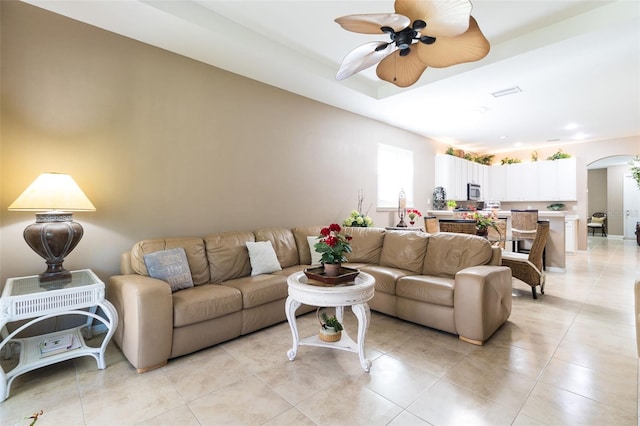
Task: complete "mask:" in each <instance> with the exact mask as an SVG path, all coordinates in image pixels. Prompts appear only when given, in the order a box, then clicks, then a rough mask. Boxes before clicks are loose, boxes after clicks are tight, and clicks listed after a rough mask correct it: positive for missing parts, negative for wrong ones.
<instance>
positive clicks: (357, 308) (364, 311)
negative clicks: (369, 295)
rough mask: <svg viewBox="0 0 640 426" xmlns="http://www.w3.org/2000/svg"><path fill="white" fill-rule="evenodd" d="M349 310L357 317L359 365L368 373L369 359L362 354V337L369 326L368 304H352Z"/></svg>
mask: <svg viewBox="0 0 640 426" xmlns="http://www.w3.org/2000/svg"><path fill="white" fill-rule="evenodd" d="M351 310H352V311H353V313H354V314H355V316H356V318H358V356H359V357H360V365H361V366H362V368H363V369H364V371H366V372H367V373H368V372H369V370H370V369H371V361H370V360H368V359H366V358H365V355H364V338H365V336H366V334H367V329H368V328H369V318H370V316H371V311H370V310H369V305H368V304H367V303H359V304H357V305H353V306H352V307H351Z"/></svg>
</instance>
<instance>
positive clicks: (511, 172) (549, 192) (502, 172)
mask: <svg viewBox="0 0 640 426" xmlns="http://www.w3.org/2000/svg"><path fill="white" fill-rule="evenodd" d="M435 169H436V176H435V183H436V186H442V187H444V188H445V190H446V191H447V199H450V200H466V199H467V183H475V184H478V185H480V187H481V194H482V199H484V200H498V201H575V200H576V199H577V188H576V159H575V158H566V159H561V160H553V161H551V160H547V161H535V162H526V163H516V164H506V165H495V166H485V165H483V164H479V163H475V162H473V161H468V160H465V159H463V158H459V157H455V156H453V155H436V161H435Z"/></svg>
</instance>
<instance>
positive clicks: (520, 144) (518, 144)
mask: <svg viewBox="0 0 640 426" xmlns="http://www.w3.org/2000/svg"><path fill="white" fill-rule="evenodd" d="M513 146H515V147H519V146H522V142H516V143H514V144H513Z"/></svg>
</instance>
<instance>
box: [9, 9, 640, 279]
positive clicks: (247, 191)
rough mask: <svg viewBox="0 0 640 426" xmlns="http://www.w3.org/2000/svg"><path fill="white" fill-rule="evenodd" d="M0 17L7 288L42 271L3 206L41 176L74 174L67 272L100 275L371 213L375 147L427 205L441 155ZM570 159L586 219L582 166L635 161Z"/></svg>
mask: <svg viewBox="0 0 640 426" xmlns="http://www.w3.org/2000/svg"><path fill="white" fill-rule="evenodd" d="M0 9H1V12H0V19H1V20H2V21H1V24H2V25H1V43H2V44H1V47H0V58H1V59H0V60H1V61H2V76H1V84H2V87H1V89H2V93H1V95H2V100H1V105H0V107H1V114H0V120H1V124H2V128H1V130H0V280H1V281H0V286H1V285H2V284H1V283H4V281H5V279H6V278H7V277H10V276H17V275H26V274H36V273H39V272H41V271H42V270H44V261H43V260H42V259H40V258H39V257H38V256H37V255H36V254H35V253H34V252H32V251H31V249H29V248H28V247H27V245H26V243H25V242H24V241H23V239H22V230H23V229H24V228H25V227H26V226H27V225H28V224H29V223H31V222H33V220H34V215H33V214H32V213H26V212H8V211H7V206H8V205H9V204H10V203H11V202H12V201H13V200H14V199H15V198H16V197H17V196H18V195H19V194H20V193H21V192H22V191H23V190H24V188H26V186H27V185H28V184H29V183H30V182H31V181H32V180H33V179H35V177H36V176H37V175H38V174H39V173H41V172H44V171H59V172H66V173H70V174H71V175H72V176H73V177H74V178H75V179H76V181H77V182H78V183H79V184H80V186H81V187H82V188H83V189H84V191H85V192H86V194H87V195H88V196H89V198H90V199H91V200H92V202H93V203H94V204H95V205H96V207H97V211H96V212H95V213H77V214H75V217H76V219H77V220H78V221H79V222H81V223H82V224H83V226H84V228H85V236H84V238H83V240H82V241H81V242H80V245H79V246H78V248H76V250H75V251H74V252H73V253H72V254H71V255H70V256H69V258H68V259H67V260H66V261H65V266H66V267H67V268H69V269H79V268H87V267H90V268H92V269H94V270H95V271H96V272H97V273H98V274H99V275H100V276H101V277H102V278H103V279H106V278H107V277H108V276H109V275H111V274H114V273H117V272H118V262H119V259H118V257H119V253H120V252H121V251H124V250H127V249H129V248H130V246H131V245H132V244H133V243H134V242H135V241H137V240H140V239H143V238H151V237H158V236H175V235H206V234H208V233H211V232H218V231H228V230H238V229H241V230H252V229H257V228H260V227H265V226H286V227H292V226H296V225H305V224H326V223H330V222H334V221H336V222H339V221H342V219H343V218H344V216H345V215H346V214H348V212H349V211H350V210H351V209H353V208H355V207H356V201H357V200H356V198H357V191H358V188H363V189H364V192H365V194H366V199H365V206H368V205H369V204H370V203H372V202H373V203H375V192H376V144H377V143H378V142H384V143H388V144H393V145H397V146H399V147H403V148H406V149H410V150H412V151H413V152H414V156H415V162H416V164H415V170H416V172H415V200H416V207H417V208H419V209H421V210H423V211H424V210H427V209H430V208H431V206H430V205H427V204H426V203H427V199H428V198H431V196H432V195H431V194H432V192H433V182H434V176H433V168H434V167H433V166H434V155H435V154H436V153H443V152H444V149H445V148H446V147H444V146H443V145H441V144H437V143H435V142H433V141H431V140H429V139H426V138H423V137H420V136H417V135H415V134H412V133H409V132H405V131H402V130H399V129H396V128H393V127H390V126H387V125H384V124H381V123H378V122H375V121H373V120H370V119H366V118H363V117H360V116H357V115H354V114H351V113H348V112H345V111H342V110H339V109H336V108H332V107H329V106H326V105H323V104H320V103H318V102H315V101H311V100H309V99H306V98H303V97H300V96H297V95H293V94H291V93H288V92H285V91H282V90H280V89H276V88H273V87H270V86H267V85H264V84H261V83H258V82H255V81H252V80H249V79H246V78H243V77H240V76H237V75H234V74H231V73H228V72H225V71H221V70H219V69H217V68H214V67H211V66H208V65H204V64H202V63H199V62H196V61H193V60H190V59H187V58H184V57H181V56H178V55H175V54H172V53H169V52H166V51H163V50H161V49H157V48H154V47H150V46H147V45H144V44H141V43H138V42H135V41H132V40H130V39H127V38H125V37H121V36H118V35H115V34H112V33H109V32H106V31H103V30H99V29H97V28H94V27H91V26H88V25H85V24H81V23H78V22H75V21H72V20H69V19H67V18H64V17H61V16H58V15H55V14H52V13H49V12H46V11H44V10H41V9H39V8H35V7H33V6H30V5H26V4H23V3H18V2H13V1H2V2H0ZM256 66H259V64H256ZM283 72H286V67H285V68H283ZM554 150H555V149H551V148H549V153H545V152H542V151H541V150H539V152H540V157H541V158H543V157H542V156H543V155H550V154H551V153H552V152H553V151H554ZM565 150H566V151H567V152H569V153H572V154H573V155H575V156H577V157H578V168H579V172H578V188H579V189H580V188H582V189H580V195H579V200H578V207H579V208H578V210H579V212H580V215H581V220H584V219H585V218H586V164H588V163H590V162H592V161H594V160H596V159H598V158H603V157H606V156H609V155H636V154H637V153H638V152H640V139H639V138H637V137H636V138H628V139H624V140H618V141H604V142H598V143H591V144H585V145H580V146H579V145H572V146H568V147H566V149H565ZM529 155H530V152H526V154H524V157H523V158H524V159H528V158H529ZM510 156H513V155H512V154H510ZM496 158H497V159H498V160H499V158H500V156H499V155H498V156H496ZM370 213H371V214H372V216H373V218H374V220H375V222H376V225H378V226H388V225H393V224H395V222H397V218H396V217H395V215H393V214H390V213H384V212H376V211H375V208H373V209H372V210H371V211H370ZM582 237H583V238H584V241H583V244H582V246H581V247H580V248H582V249H584V248H585V247H586V236H585V234H584V233H583V235H582Z"/></svg>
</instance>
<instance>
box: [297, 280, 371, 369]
mask: <svg viewBox="0 0 640 426" xmlns="http://www.w3.org/2000/svg"><path fill="white" fill-rule="evenodd" d="M375 283H376V280H375V279H374V278H373V277H372V276H371V275H369V274H367V273H364V272H360V273H359V274H358V276H357V277H356V279H355V284H351V283H349V285H347V284H343V285H337V286H331V287H322V286H316V285H311V284H308V281H307V276H306V275H305V274H304V272H296V273H295V274H292V275H289V277H288V278H287V284H288V285H289V297H287V302H286V304H285V311H286V314H287V320H288V321H289V327H291V335H292V337H293V346H292V347H291V349H289V351H287V357H288V358H289V361H293V360H294V359H295V357H296V353H297V352H298V346H300V345H306V346H321V347H325V348H333V349H340V350H343V351H350V352H356V353H357V354H358V355H359V356H360V365H361V366H362V368H363V369H364V371H366V372H367V373H368V372H369V369H370V368H371V361H370V360H368V359H366V358H365V355H364V339H365V335H366V333H367V329H368V328H369V319H370V316H371V313H370V311H369V305H368V304H367V302H368V301H369V300H371V299H372V298H373V295H374V292H375V288H374V287H375ZM303 303H304V304H307V305H311V306H322V307H335V308H336V318H338V321H340V322H342V318H343V317H342V315H343V310H344V307H345V306H351V310H352V311H353V313H354V314H355V316H356V318H357V319H358V342H357V343H356V342H354V341H353V339H351V337H349V335H348V334H347V332H346V330H343V331H342V338H341V339H340V340H338V341H337V342H324V341H322V340H320V338H319V337H318V335H317V334H316V335H313V336H310V337H307V338H304V339H302V340H300V339H299V338H298V326H297V324H296V310H297V309H298V308H299V307H300V305H301V304H303Z"/></svg>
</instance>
